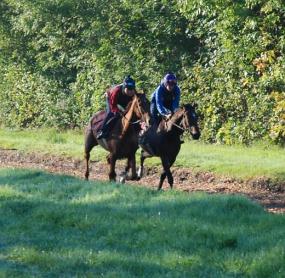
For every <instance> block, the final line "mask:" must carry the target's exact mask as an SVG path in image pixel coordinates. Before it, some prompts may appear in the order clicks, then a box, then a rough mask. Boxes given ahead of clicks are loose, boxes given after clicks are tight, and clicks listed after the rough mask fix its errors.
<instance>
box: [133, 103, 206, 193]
mask: <svg viewBox="0 0 285 278" xmlns="http://www.w3.org/2000/svg"><path fill="white" fill-rule="evenodd" d="M187 130H189V132H190V134H191V136H192V138H193V139H194V140H198V139H199V137H200V130H199V126H198V117H197V114H196V112H195V107H194V106H192V105H190V104H186V105H184V106H182V107H181V108H179V109H178V110H177V111H176V112H175V113H174V114H173V115H172V117H171V118H170V120H168V121H166V120H161V122H160V123H159V126H158V128H157V125H153V126H151V127H150V128H149V130H148V131H146V133H145V134H144V136H145V138H143V140H140V146H141V147H142V152H141V165H140V169H139V174H138V175H139V177H140V178H141V177H142V175H143V164H144V160H145V159H146V158H147V157H151V156H158V157H160V159H161V162H162V167H163V172H162V174H161V176H160V181H159V185H158V190H160V189H161V187H162V184H163V182H164V180H165V178H166V177H167V179H168V183H169V185H170V187H171V188H172V187H173V176H172V173H171V171H170V167H171V166H172V165H173V163H174V162H175V160H176V157H177V155H178V153H179V151H180V147H181V140H180V135H182V134H183V132H184V131H187ZM141 142H143V143H141ZM146 142H147V144H146Z"/></svg>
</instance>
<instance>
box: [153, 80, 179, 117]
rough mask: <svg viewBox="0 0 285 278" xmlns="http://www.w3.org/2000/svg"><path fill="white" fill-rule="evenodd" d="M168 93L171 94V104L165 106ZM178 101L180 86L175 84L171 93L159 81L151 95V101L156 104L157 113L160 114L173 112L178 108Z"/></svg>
mask: <svg viewBox="0 0 285 278" xmlns="http://www.w3.org/2000/svg"><path fill="white" fill-rule="evenodd" d="M169 94H170V96H172V99H171V106H170V107H165V106H166V101H167V97H168V96H169ZM179 101H180V88H179V87H178V86H177V85H176V86H175V87H174V90H173V93H171V92H168V91H167V90H166V88H165V86H164V85H163V83H161V84H160V85H159V86H158V87H157V88H156V90H155V91H154V92H153V93H152V95H151V102H152V103H154V104H155V105H156V108H157V110H158V113H159V114H161V115H162V116H165V115H167V114H169V113H171V112H175V110H176V109H178V108H179ZM167 106H168V105H167Z"/></svg>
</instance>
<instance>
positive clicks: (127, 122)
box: [121, 96, 137, 136]
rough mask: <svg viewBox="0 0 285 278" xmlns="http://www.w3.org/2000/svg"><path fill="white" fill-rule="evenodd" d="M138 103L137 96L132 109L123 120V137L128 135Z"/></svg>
mask: <svg viewBox="0 0 285 278" xmlns="http://www.w3.org/2000/svg"><path fill="white" fill-rule="evenodd" d="M136 102H137V98H136V96H135V97H134V98H133V101H132V104H131V106H130V108H129V109H128V112H127V113H126V114H125V115H124V116H123V118H122V126H123V130H122V133H121V136H123V135H124V134H125V133H126V131H127V129H128V128H129V126H130V123H131V119H132V117H133V114H134V108H135V105H136Z"/></svg>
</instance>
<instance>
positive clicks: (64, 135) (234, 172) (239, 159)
mask: <svg viewBox="0 0 285 278" xmlns="http://www.w3.org/2000/svg"><path fill="white" fill-rule="evenodd" d="M83 145H84V136H83V132H82V131H80V132H76V131H68V132H57V131H56V130H23V131H10V130H0V148H16V149H18V150H21V151H24V152H40V153H46V154H54V155H64V156H69V157H74V158H78V159H82V158H83ZM138 154H139V152H138ZM105 156H106V151H104V150H103V149H102V148H100V147H96V148H95V149H94V151H92V159H93V160H103V161H105ZM158 164H159V165H160V161H159V160H158V159H157V158H151V159H148V160H146V165H158ZM175 165H176V166H183V167H190V168H192V169H193V170H194V171H195V170H196V171H211V172H214V173H217V174H222V175H228V176H233V177H237V178H242V179H244V178H245V179H247V178H252V177H257V176H265V177H269V178H274V179H278V180H281V181H285V150H284V148H281V147H277V146H270V145H266V144H258V145H254V146H251V147H245V146H223V145H210V144H203V143H201V142H194V141H188V142H186V143H185V144H183V145H182V149H181V151H180V153H179V155H178V158H177V161H176V164H175Z"/></svg>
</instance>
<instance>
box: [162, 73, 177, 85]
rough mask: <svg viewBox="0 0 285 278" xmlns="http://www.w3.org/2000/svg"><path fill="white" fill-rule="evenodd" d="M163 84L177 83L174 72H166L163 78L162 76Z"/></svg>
mask: <svg viewBox="0 0 285 278" xmlns="http://www.w3.org/2000/svg"><path fill="white" fill-rule="evenodd" d="M163 84H164V86H166V85H167V84H170V85H171V84H173V85H176V84H177V78H176V76H175V74H174V73H171V72H170V73H167V74H166V75H165V76H164V78H163Z"/></svg>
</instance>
